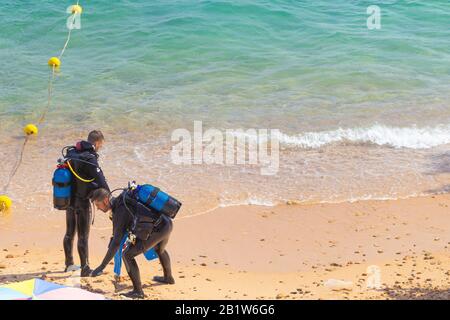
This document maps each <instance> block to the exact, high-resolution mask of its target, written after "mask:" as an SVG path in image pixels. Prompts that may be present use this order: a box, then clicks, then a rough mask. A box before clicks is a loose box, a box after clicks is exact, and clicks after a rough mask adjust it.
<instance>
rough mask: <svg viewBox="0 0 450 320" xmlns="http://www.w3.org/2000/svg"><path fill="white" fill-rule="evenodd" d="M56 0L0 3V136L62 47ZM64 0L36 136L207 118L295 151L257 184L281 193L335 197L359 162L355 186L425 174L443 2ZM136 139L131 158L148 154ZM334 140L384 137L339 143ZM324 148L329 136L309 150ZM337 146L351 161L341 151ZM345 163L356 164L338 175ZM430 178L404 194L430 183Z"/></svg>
mask: <svg viewBox="0 0 450 320" xmlns="http://www.w3.org/2000/svg"><path fill="white" fill-rule="evenodd" d="M71 4H73V3H72V1H60V0H58V1H56V0H44V1H39V2H36V1H31V0H24V1H12V0H5V1H2V2H1V4H0V71H1V76H0V117H1V124H0V133H1V134H2V135H18V134H20V130H19V132H17V133H15V130H16V131H17V127H18V125H19V128H20V126H22V125H23V124H25V123H28V122H33V121H35V120H36V119H37V118H38V117H39V114H40V112H41V111H42V110H43V109H44V107H45V104H46V99H47V79H48V74H49V69H48V67H47V60H48V58H49V57H50V56H54V55H58V53H59V51H60V50H61V48H62V46H63V44H64V41H65V38H66V36H67V29H66V27H65V24H66V19H67V17H68V14H66V13H65V10H66V8H67V7H68V6H69V5H71ZM80 4H81V5H82V6H83V8H84V12H83V14H82V17H81V26H82V28H81V30H74V31H73V33H72V38H71V42H70V44H69V46H68V48H67V50H66V52H65V54H64V57H63V65H62V67H61V70H60V72H58V75H57V78H56V81H55V85H54V97H53V105H52V109H51V112H50V113H49V115H48V117H47V121H46V123H45V126H44V127H43V129H44V131H43V132H44V133H45V132H51V131H52V130H51V129H52V128H59V129H60V128H64V127H67V128H74V127H80V128H83V129H84V128H92V127H100V128H102V129H104V130H105V131H107V132H109V133H112V132H133V131H136V132H142V131H145V132H148V134H149V136H152V137H153V138H156V139H159V138H161V139H162V140H164V139H165V140H167V139H169V138H170V135H168V133H170V132H171V130H172V129H174V128H177V127H186V128H188V129H191V128H192V121H193V120H203V121H204V124H205V126H214V127H218V128H239V127H243V128H278V129H280V130H281V131H282V133H283V134H284V136H283V137H284V138H283V139H284V140H283V139H282V142H283V143H285V144H286V145H287V146H288V145H294V146H296V147H298V148H300V149H302V150H303V149H304V150H306V151H302V152H303V153H297V154H295V155H292V154H289V155H285V158H283V161H282V166H283V165H284V169H285V170H284V171H283V170H281V172H282V173H283V172H284V174H285V175H284V176H283V175H281V177H278V178H273V179H274V180H270V181H269V183H273V185H276V186H280V188H281V185H283V184H284V182H285V181H286V179H285V178H286V177H287V176H289V177H294V178H295V179H294V181H293V182H292V183H290V185H289V190H284V191H289V192H290V193H289V192H288V193H289V195H288V196H286V197H288V198H301V199H303V198H309V197H310V195H311V194H318V193H320V192H322V190H325V189H326V190H328V191H329V192H328V191H327V192H328V193H327V195H326V196H324V198H327V199H328V198H334V197H337V198H339V197H340V196H336V195H332V194H333V190H340V191H336V193H337V194H339V195H342V194H345V196H343V197H344V198H350V197H352V196H353V195H354V193H355V192H356V191H351V192H349V191H348V188H347V186H348V185H347V184H346V183H345V181H346V179H347V180H348V181H353V180H355V181H361V180H364V179H365V178H367V177H366V176H364V175H365V174H369V175H370V176H369V180H370V179H372V178H373V181H372V182H373V183H371V188H370V190H369V189H367V190H369V191H367V192H363V193H362V195H363V196H366V195H373V194H377V195H381V196H383V195H391V194H395V195H398V194H401V195H404V194H410V193H411V190H410V189H408V188H406V189H408V190H406V189H405V190H404V188H403V182H402V181H407V182H405V183H406V184H411V181H410V180H411V179H409V178H411V172H413V173H414V174H418V175H420V179H422V180H420V181H423V179H425V180H426V181H428V182H429V180H430V179H432V178H430V176H429V175H427V174H425V173H424V172H428V171H429V170H428V169H429V168H425V167H421V166H422V165H423V166H425V163H429V162H430V157H432V156H433V155H434V154H429V153H424V152H428V151H423V150H428V149H432V148H444V149H445V148H446V145H447V144H448V143H449V142H450V106H449V98H450V28H449V27H450V25H449V23H450V2H449V1H448V0H433V1H344V0H338V1H324V0H315V1H293V0H292V1H288V0H283V1H280V0H277V1H275V0H272V1H263V0H240V1H238V0H230V1H193V0H179V1H171V0H164V1H147V0H133V1H131V0H129V1H125V0H121V1H106V0H98V1H80ZM374 4H376V5H378V6H379V7H380V8H381V29H380V30H369V29H368V28H367V25H366V20H367V18H368V14H367V13H366V9H367V7H368V6H369V5H374ZM45 129H47V131H45ZM141 142H142V143H143V144H142V145H137V146H134V147H135V148H138V150H137V151H136V150H134V151H136V152H135V153H136V159H141V158H142V155H141V153H140V152H142V153H143V154H144V155H145V157H150V156H151V154H152V151H149V150H146V149H145V144H144V143H147V141H141ZM342 142H344V145H342ZM348 142H350V143H356V146H354V147H355V148H357V146H358V144H361V143H362V144H366V143H368V144H371V145H373V144H374V145H377V146H383V147H387V148H385V149H383V150H378V149H377V150H376V151H374V150H372V151H369V152H368V151H367V150H366V149H361V150H360V149H352V150H348V149H346V148H349V147H352V146H349V145H348ZM326 147H333V148H332V149H330V150H332V151H330V152H328V151H327V152H325V155H324V154H322V153H321V152H323V148H326ZM314 150H318V151H317V152H320V154H319V153H317V154H316V153H315V152H316V151H314ZM412 150H414V152H415V153H411V152H412ZM433 150H434V149H433ZM444 151H445V150H444ZM311 152H313V153H314V154H312V153H311ZM349 152H354V154H355V156H354V157H355V159H358V160H355V161H360V162H355V161H354V162H345V161H344V160H348V158H349V157H348V154H349ZM370 152H373V154H371V153H370ZM430 152H432V151H430ZM434 152H435V150H434ZM439 152H443V150H441V149H440V150H439ZM368 153H369V155H368ZM4 156H5V157H6V155H4ZM360 156H361V157H362V158H361V157H360ZM363 156H370V158H368V159H365V158H364V157H363ZM415 157H417V158H416V159H417V161H416V160H415V161H414V163H413V162H412V161H411V159H415ZM118 161H119V160H118ZM299 161H300V162H299ZM302 161H303V162H302ZM325 164H328V165H329V166H328V167H327V166H326V165H325ZM361 165H364V166H366V171H365V173H364V174H362V173H361V174H360V175H358V174H356V176H355V177H353V178H352V175H351V174H349V173H350V172H352V174H354V173H355V166H361ZM118 166H119V165H118ZM155 166H156V165H155ZM302 166H304V168H303V169H301V170H297V169H299V168H301V167H302ZM417 166H419V167H420V168H417ZM289 168H290V169H289ZM402 168H408V170H409V169H410V170H409V171H408V170H407V171H405V172H404V173H402V174H403V175H404V176H405V179H406V178H408V177H409V178H408V179H409V180H408V179H407V180H401V179H400V178H399V179H400V180H398V179H396V180H395V182H393V185H394V187H392V188H391V189H390V190H391V191H389V190H388V191H386V190H385V188H384V186H385V185H386V182H385V180H383V179H382V177H385V176H387V175H394V174H395V173H397V172H399V170H400V169H402ZM172 169H173V170H174V171H176V172H177V174H179V173H180V170H179V169H176V168H172ZM177 170H178V171H177ZM183 170H185V171H184V174H186V172H188V171H187V170H189V169H183ZM192 170H194V169H192ZM218 170H219V171H220V170H221V169H220V168H219V169H218ZM430 170H431V169H430ZM356 171H358V172H360V169H358V170H356ZM214 172H216V171H214ZM293 172H295V173H298V175H297V176H295V175H294V176H293ZM203 173H204V172H203ZM214 174H215V173H214ZM214 174H213V175H214ZM383 174H384V175H383ZM237 175H239V174H237ZM175 176H176V174H174V179H175ZM317 177H321V179H322V180H320V181H322V182H320V183H319V184H317ZM324 177H325V178H324ZM327 177H328V178H329V179H330V180H329V181H328V180H327ZM186 178H188V179H191V178H192V177H186ZM258 179H260V178H256V179H255V181H257V182H255V184H254V186H253V187H251V186H246V187H244V189H245V190H247V191H248V190H253V189H254V190H255V192H256V191H257V190H258V189H259V188H258V186H261V185H262V184H264V183H266V182H267V181H266V180H261V181H259V180H258ZM261 179H262V178H261ZM276 179H278V180H279V181H278V180H276ZM308 179H309V180H308ZM323 179H325V180H323ZM352 179H353V180H352ZM414 179H416V177H415V176H414ZM414 179H413V180H414ZM417 179H419V178H417ZM433 179H434V178H433ZM231 180H233V179H231V178H230V181H231ZM248 180H249V179H247V180H246V181H248ZM250 180H251V179H250ZM300 181H309V182H308V183H306V184H305V185H303V184H301V182H300ZM324 181H325V182H324ZM414 181H416V180H414ZM433 181H434V180H433ZM433 181H432V182H433ZM202 183H203V182H202ZM233 183H234V182H233ZM349 183H351V182H349ZM433 183H434V182H433ZM433 183H431V182H430V183H427V184H426V186H425V187H423V188H419V189H420V190H415V191H417V192H418V193H420V192H422V191H425V190H426V188H428V187H429V186H436V187H438V186H440V183H435V185H434V184H433ZM234 185H235V184H234ZM383 188H384V189H383ZM319 189H320V190H319ZM356 189H359V187H358V188H356ZM363 189H364V188H363ZM381 189H383V190H381ZM413 189H414V188H413ZM342 190H344V191H345V192H344V191H342ZM380 190H381V191H380ZM392 190H394V191H392ZM399 190H400V191H399ZM222 191H223V190H222ZM222 191H221V192H222ZM341 191H342V192H341ZM248 192H250V191H248ZM340 192H341V193H340ZM256 193H257V192H256ZM304 193H307V194H308V196H304ZM356 193H357V192H356ZM330 195H332V196H330ZM239 197H240V198H242V197H241V196H239ZM261 197H262V198H268V196H267V195H266V194H263V195H261ZM283 197H284V196H283V195H277V196H274V197H273V198H274V199H275V200H277V199H281V198H283ZM269 198H270V197H269ZM312 198H315V197H314V196H313V197H312Z"/></svg>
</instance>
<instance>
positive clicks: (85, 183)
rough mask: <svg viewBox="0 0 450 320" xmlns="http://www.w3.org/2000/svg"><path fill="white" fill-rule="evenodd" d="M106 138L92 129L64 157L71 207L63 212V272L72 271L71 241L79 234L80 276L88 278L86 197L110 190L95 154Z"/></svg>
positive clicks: (89, 212)
mask: <svg viewBox="0 0 450 320" xmlns="http://www.w3.org/2000/svg"><path fill="white" fill-rule="evenodd" d="M104 141H105V138H104V136H103V134H102V132H101V131H98V130H94V131H91V132H90V133H89V135H88V138H87V141H80V142H78V143H77V144H76V146H75V147H66V148H65V149H67V154H66V155H65V157H66V158H67V159H68V160H69V163H70V165H71V167H72V168H73V171H74V172H75V173H76V178H74V183H73V191H72V194H71V199H70V206H69V207H68V208H67V210H66V234H65V236H64V254H65V258H66V259H65V260H66V261H65V263H66V269H65V271H70V270H73V268H74V261H73V254H72V249H73V240H74V237H75V234H76V233H78V254H79V255H80V261H81V276H82V277H88V276H89V275H90V273H91V271H92V270H91V269H90V267H89V247H88V240H89V230H90V225H91V213H92V211H91V205H90V202H89V195H90V194H91V192H92V191H94V190H96V189H98V188H104V189H106V190H109V187H108V184H107V182H106V179H105V177H104V175H103V172H102V170H101V169H100V166H99V165H98V157H99V155H98V153H97V152H98V151H99V150H100V149H101V147H102V146H103V142H104Z"/></svg>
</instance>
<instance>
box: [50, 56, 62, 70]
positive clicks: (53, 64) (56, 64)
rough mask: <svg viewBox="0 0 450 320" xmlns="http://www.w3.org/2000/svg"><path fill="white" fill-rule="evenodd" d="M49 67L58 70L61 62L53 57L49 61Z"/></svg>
mask: <svg viewBox="0 0 450 320" xmlns="http://www.w3.org/2000/svg"><path fill="white" fill-rule="evenodd" d="M48 65H49V66H50V67H56V68H58V67H59V66H60V65H61V60H59V58H57V57H51V58H50V59H49V60H48Z"/></svg>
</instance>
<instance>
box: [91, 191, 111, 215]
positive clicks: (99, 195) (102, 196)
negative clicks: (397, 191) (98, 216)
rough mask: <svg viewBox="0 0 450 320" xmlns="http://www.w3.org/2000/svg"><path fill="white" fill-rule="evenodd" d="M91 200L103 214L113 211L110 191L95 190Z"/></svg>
mask: <svg viewBox="0 0 450 320" xmlns="http://www.w3.org/2000/svg"><path fill="white" fill-rule="evenodd" d="M90 198H91V201H92V203H93V204H94V205H95V206H96V207H97V209H98V210H101V211H103V212H108V211H109V210H111V193H110V192H109V191H108V190H106V189H103V188H100V189H97V190H94V191H93V192H92V194H91V197H90Z"/></svg>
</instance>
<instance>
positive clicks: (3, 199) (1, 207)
mask: <svg viewBox="0 0 450 320" xmlns="http://www.w3.org/2000/svg"><path fill="white" fill-rule="evenodd" d="M11 206H12V201H11V199H10V198H9V197H7V196H5V195H1V196H0V212H1V211H7V210H9V209H11Z"/></svg>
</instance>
